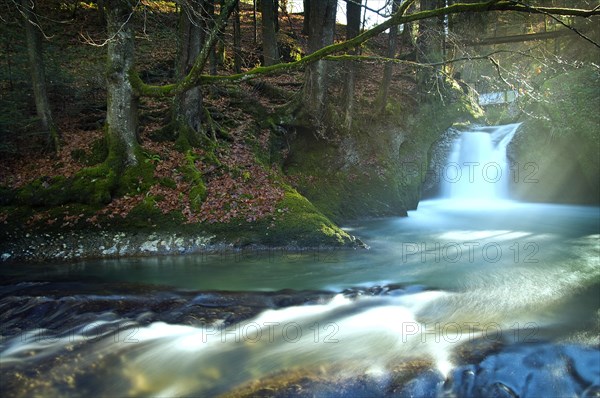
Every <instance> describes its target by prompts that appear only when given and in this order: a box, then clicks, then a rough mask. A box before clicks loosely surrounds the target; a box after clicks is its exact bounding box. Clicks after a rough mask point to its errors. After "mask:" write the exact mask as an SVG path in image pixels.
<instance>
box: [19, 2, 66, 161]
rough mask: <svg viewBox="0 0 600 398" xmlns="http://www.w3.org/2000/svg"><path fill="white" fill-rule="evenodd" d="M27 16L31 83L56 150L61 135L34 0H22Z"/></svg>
mask: <svg viewBox="0 0 600 398" xmlns="http://www.w3.org/2000/svg"><path fill="white" fill-rule="evenodd" d="M21 6H22V8H23V13H24V17H25V34H26V37H27V54H28V56H29V69H30V72H31V84H32V86H33V96H34V98H35V109H36V113H37V117H38V119H39V124H40V127H41V129H42V130H43V131H44V132H46V133H47V134H48V143H49V145H50V147H51V148H52V150H53V151H54V152H58V150H59V149H60V135H59V132H58V128H57V127H56V125H55V124H54V120H53V119H52V111H51V109H50V101H49V100H48V91H47V89H46V73H45V71H44V58H43V50H42V34H41V32H40V30H39V27H37V26H34V23H35V19H36V18H35V14H34V12H33V9H32V7H35V3H34V2H33V0H21Z"/></svg>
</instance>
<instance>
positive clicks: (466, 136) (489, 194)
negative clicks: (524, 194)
mask: <svg viewBox="0 0 600 398" xmlns="http://www.w3.org/2000/svg"><path fill="white" fill-rule="evenodd" d="M519 126H520V124H509V125H505V126H498V127H480V128H477V129H474V130H472V131H465V132H463V133H461V134H460V136H459V137H458V138H457V139H456V141H455V142H454V144H453V147H452V152H451V154H450V157H449V162H448V164H446V166H445V167H444V169H443V172H442V181H443V192H444V196H445V197H446V198H450V199H454V200H458V201H462V202H473V201H485V202H489V201H495V200H501V199H508V197H509V195H508V184H509V182H510V167H509V163H508V158H507V156H506V148H507V146H508V144H509V143H510V141H511V140H512V138H513V137H514V135H515V133H516V131H517V129H518V128H519Z"/></svg>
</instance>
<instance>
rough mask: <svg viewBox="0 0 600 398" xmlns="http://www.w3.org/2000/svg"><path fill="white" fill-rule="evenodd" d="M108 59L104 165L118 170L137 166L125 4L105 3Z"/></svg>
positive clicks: (130, 35)
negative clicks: (105, 155)
mask: <svg viewBox="0 0 600 398" xmlns="http://www.w3.org/2000/svg"><path fill="white" fill-rule="evenodd" d="M106 3H107V7H106V25H107V28H108V37H109V38H110V40H109V42H108V57H107V60H108V62H107V69H106V88H107V108H106V124H107V126H106V135H107V141H108V146H109V154H108V156H109V157H108V161H109V165H110V166H111V167H113V168H117V169H121V168H123V167H128V166H136V165H137V164H138V158H137V152H138V151H139V143H138V136H137V98H136V96H135V95H134V92H133V89H132V86H131V83H130V81H129V74H128V72H129V70H130V69H131V68H132V67H133V62H134V58H133V57H134V36H133V28H132V24H131V22H130V21H128V20H129V16H130V14H131V13H132V12H133V7H132V6H133V5H132V3H130V2H129V1H128V0H109V1H106Z"/></svg>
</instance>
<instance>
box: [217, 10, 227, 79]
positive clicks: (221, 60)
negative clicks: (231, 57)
mask: <svg viewBox="0 0 600 398" xmlns="http://www.w3.org/2000/svg"><path fill="white" fill-rule="evenodd" d="M224 6H225V0H220V1H219V13H220V12H221V11H222V10H223V7H224ZM224 35H225V31H224V30H223V31H221V32H219V41H218V42H217V45H216V51H215V53H216V56H217V65H218V66H221V67H223V65H225V62H226V60H227V54H226V53H225V40H224V39H223V36H224ZM215 74H216V71H215Z"/></svg>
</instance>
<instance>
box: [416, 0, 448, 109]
mask: <svg viewBox="0 0 600 398" xmlns="http://www.w3.org/2000/svg"><path fill="white" fill-rule="evenodd" d="M436 3H437V2H436V0H421V2H420V5H421V11H424V10H433V9H435V8H436ZM438 27H439V21H438V19H437V18H428V19H423V20H420V21H419V35H418V37H417V45H416V47H417V48H416V50H417V62H420V63H431V62H440V61H441V60H442V59H441V58H442V51H441V44H440V43H439V37H440V36H439V34H440V32H437V29H436V28H438ZM436 71H437V70H436V69H435V68H419V69H418V70H417V86H418V88H419V91H420V93H421V96H422V99H423V98H424V97H426V96H427V94H428V93H430V92H431V91H433V90H434V89H435V88H436V86H437V83H438V82H437V79H436V76H437V73H436Z"/></svg>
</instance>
